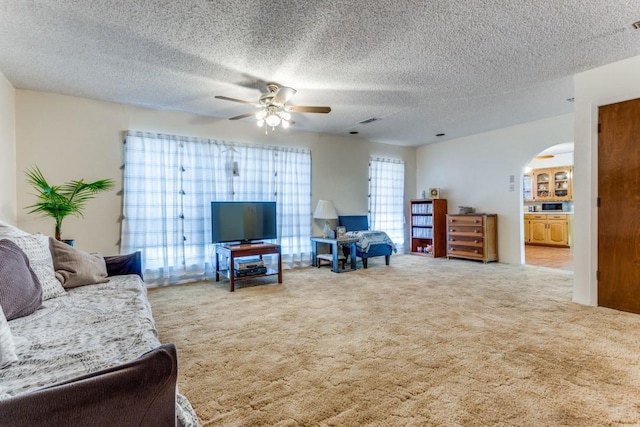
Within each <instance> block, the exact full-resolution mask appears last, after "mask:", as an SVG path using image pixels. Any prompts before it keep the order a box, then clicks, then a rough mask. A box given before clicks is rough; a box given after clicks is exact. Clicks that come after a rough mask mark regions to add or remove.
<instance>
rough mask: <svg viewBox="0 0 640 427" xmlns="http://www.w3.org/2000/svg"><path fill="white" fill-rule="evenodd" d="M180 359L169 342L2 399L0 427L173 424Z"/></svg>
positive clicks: (174, 421)
mask: <svg viewBox="0 0 640 427" xmlns="http://www.w3.org/2000/svg"><path fill="white" fill-rule="evenodd" d="M177 377H178V359H177V355H176V348H175V346H174V345H173V344H165V345H162V346H160V347H158V348H156V349H154V350H151V351H149V352H147V353H145V354H143V355H142V356H140V357H138V358H137V359H135V360H133V361H131V362H128V363H125V364H122V365H119V366H115V367H113V368H109V369H105V370H102V371H98V372H95V373H93V374H89V375H85V376H82V377H79V378H75V379H73V380H70V381H66V382H63V383H60V384H56V385H53V386H50V387H46V388H43V389H40V390H36V391H33V392H30V393H26V394H23V395H19V396H15V397H11V398H9V399H6V400H0V426H70V425H73V426H107V425H113V426H175V425H176V381H177Z"/></svg>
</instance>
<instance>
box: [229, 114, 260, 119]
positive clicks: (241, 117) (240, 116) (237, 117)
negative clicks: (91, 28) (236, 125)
mask: <svg viewBox="0 0 640 427" xmlns="http://www.w3.org/2000/svg"><path fill="white" fill-rule="evenodd" d="M255 115H256V113H244V114H240V115H239V116H235V117H230V118H229V120H240V119H244V118H245V117H251V116H255Z"/></svg>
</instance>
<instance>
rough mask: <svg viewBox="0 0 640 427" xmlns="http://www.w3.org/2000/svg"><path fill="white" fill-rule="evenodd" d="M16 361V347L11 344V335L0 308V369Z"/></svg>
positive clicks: (0, 307)
mask: <svg viewBox="0 0 640 427" xmlns="http://www.w3.org/2000/svg"><path fill="white" fill-rule="evenodd" d="M16 360H18V356H17V355H16V346H15V344H14V343H13V335H11V329H9V324H8V323H7V319H6V317H4V312H3V311H2V306H0V369H2V368H4V367H5V366H9V365H10V364H12V363H13V362H15V361H16Z"/></svg>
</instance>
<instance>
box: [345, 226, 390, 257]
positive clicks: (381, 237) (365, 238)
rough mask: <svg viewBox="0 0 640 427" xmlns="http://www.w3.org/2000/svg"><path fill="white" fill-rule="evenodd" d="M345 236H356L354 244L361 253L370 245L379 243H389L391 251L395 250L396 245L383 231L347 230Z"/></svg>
mask: <svg viewBox="0 0 640 427" xmlns="http://www.w3.org/2000/svg"><path fill="white" fill-rule="evenodd" d="M346 236H347V237H356V238H357V239H358V241H357V242H356V246H358V247H359V248H360V250H361V251H362V252H363V253H366V252H368V251H369V248H370V247H371V245H375V244H380V243H382V244H387V245H390V246H391V247H392V248H393V252H397V250H396V245H395V244H394V243H393V241H391V238H390V237H389V236H388V235H387V233H385V232H384V231H372V230H367V231H347V234H346Z"/></svg>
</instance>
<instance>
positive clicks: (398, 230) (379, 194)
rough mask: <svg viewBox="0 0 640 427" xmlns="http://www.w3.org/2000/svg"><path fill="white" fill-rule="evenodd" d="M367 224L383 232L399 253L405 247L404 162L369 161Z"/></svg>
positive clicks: (391, 160)
mask: <svg viewBox="0 0 640 427" xmlns="http://www.w3.org/2000/svg"><path fill="white" fill-rule="evenodd" d="M369 216H370V218H369V224H370V227H371V229H372V230H381V231H385V232H386V233H387V234H388V235H389V237H390V238H391V240H393V243H395V244H396V247H397V248H398V250H401V249H402V248H403V247H404V162H403V161H402V160H393V159H381V158H371V159H370V160H369Z"/></svg>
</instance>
